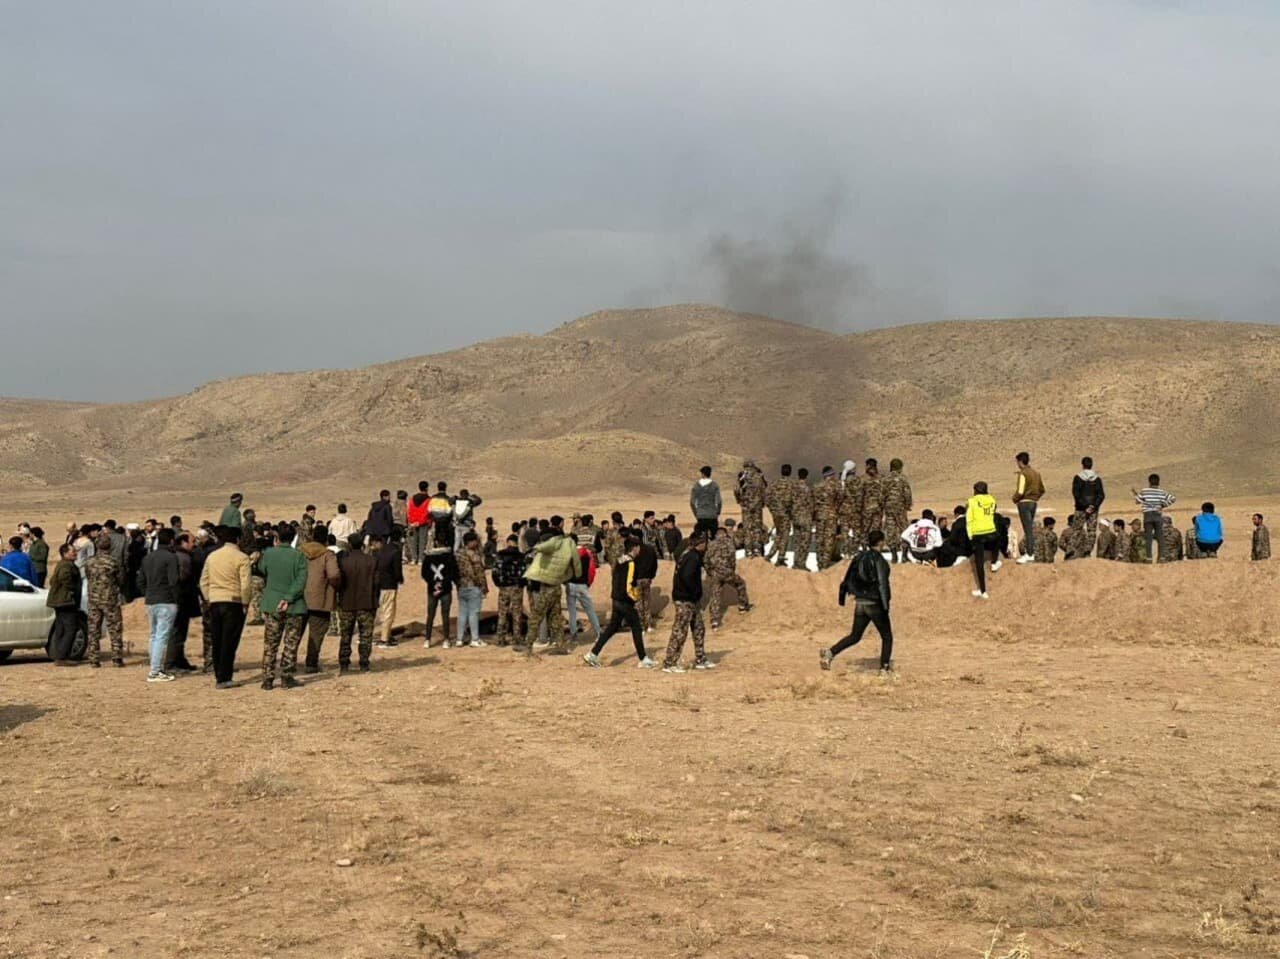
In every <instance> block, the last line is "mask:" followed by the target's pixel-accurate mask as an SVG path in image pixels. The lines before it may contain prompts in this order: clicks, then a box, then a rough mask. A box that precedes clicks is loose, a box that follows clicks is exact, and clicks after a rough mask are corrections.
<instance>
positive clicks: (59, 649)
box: [49, 606, 80, 662]
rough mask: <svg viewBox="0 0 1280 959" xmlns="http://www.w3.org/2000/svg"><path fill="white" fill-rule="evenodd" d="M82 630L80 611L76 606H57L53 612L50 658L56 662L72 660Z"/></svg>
mask: <svg viewBox="0 0 1280 959" xmlns="http://www.w3.org/2000/svg"><path fill="white" fill-rule="evenodd" d="M79 628H80V610H79V608H78V607H76V606H57V607H55V608H54V610H53V635H52V636H51V637H49V656H50V658H51V659H53V660H54V662H62V660H64V659H70V658H71V649H72V647H73V646H75V643H76V630H77V629H79Z"/></svg>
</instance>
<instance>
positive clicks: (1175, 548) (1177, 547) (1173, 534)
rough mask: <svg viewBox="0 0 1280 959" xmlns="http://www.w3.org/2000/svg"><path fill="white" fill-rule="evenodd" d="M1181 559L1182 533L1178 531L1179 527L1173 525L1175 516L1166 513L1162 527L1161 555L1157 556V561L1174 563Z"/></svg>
mask: <svg viewBox="0 0 1280 959" xmlns="http://www.w3.org/2000/svg"><path fill="white" fill-rule="evenodd" d="M1180 559H1182V534H1181V533H1179V532H1178V527H1176V526H1174V525H1173V517H1172V516H1170V515H1169V514H1168V513H1166V514H1165V515H1164V519H1163V525H1162V526H1161V527H1160V555H1159V556H1158V557H1157V558H1156V562H1158V563H1173V562H1177V561H1178V560H1180Z"/></svg>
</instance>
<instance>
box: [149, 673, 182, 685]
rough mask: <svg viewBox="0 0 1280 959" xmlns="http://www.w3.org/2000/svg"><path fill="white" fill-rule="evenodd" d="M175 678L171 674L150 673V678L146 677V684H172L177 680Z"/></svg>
mask: <svg viewBox="0 0 1280 959" xmlns="http://www.w3.org/2000/svg"><path fill="white" fill-rule="evenodd" d="M177 678H178V677H176V676H174V675H173V674H172V673H152V674H151V675H150V676H148V677H147V682H149V683H171V682H173V681H174V680H175V679H177Z"/></svg>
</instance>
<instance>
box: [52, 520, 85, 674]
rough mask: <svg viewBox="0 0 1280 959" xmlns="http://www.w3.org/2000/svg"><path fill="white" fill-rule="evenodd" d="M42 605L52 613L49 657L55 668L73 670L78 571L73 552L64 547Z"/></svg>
mask: <svg viewBox="0 0 1280 959" xmlns="http://www.w3.org/2000/svg"><path fill="white" fill-rule="evenodd" d="M45 605H46V606H48V607H49V608H50V609H52V610H53V635H52V636H51V637H49V655H50V656H51V657H52V658H53V664H54V665H55V666H74V665H75V663H73V662H72V661H71V649H72V647H73V646H74V645H75V641H76V630H77V629H79V627H80V616H79V613H80V570H79V569H78V568H77V567H76V548H75V547H74V546H73V545H71V544H70V543H64V544H63V545H62V546H61V547H59V549H58V565H57V566H55V567H54V568H53V575H51V576H50V577H49V596H48V598H47V599H46V600H45Z"/></svg>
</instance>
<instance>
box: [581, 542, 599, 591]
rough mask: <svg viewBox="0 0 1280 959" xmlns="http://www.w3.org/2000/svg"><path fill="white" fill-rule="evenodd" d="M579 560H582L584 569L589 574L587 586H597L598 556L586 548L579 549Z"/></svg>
mask: <svg viewBox="0 0 1280 959" xmlns="http://www.w3.org/2000/svg"><path fill="white" fill-rule="evenodd" d="M578 558H579V559H580V560H582V568H583V570H584V571H585V572H586V574H587V586H588V587H591V586H593V585H595V581H596V554H595V553H593V552H591V550H589V549H587V548H586V547H579V549H578Z"/></svg>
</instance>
